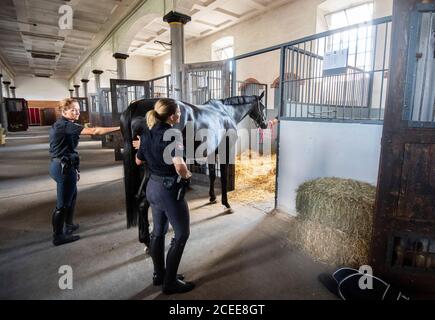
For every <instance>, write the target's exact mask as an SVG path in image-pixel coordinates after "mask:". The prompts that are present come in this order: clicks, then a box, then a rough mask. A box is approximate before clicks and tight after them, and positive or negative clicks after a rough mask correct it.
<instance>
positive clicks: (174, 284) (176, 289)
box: [163, 239, 195, 294]
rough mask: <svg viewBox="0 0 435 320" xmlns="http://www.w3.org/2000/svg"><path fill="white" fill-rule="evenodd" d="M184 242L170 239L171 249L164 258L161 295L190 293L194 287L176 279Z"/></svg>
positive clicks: (189, 283)
mask: <svg viewBox="0 0 435 320" xmlns="http://www.w3.org/2000/svg"><path fill="white" fill-rule="evenodd" d="M185 244H186V241H185V240H178V241H177V240H175V239H172V241H171V247H170V248H169V251H168V255H167V256H166V274H165V280H164V283H163V293H164V294H173V293H184V292H188V291H191V290H192V289H193V288H194V287H195V285H194V284H193V283H192V282H185V281H182V280H181V279H179V278H178V277H177V270H178V266H179V265H180V260H181V256H182V255H183V251H184V245H185Z"/></svg>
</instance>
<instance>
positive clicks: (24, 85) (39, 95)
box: [15, 77, 69, 100]
mask: <svg viewBox="0 0 435 320" xmlns="http://www.w3.org/2000/svg"><path fill="white" fill-rule="evenodd" d="M15 86H16V87H17V89H16V91H15V93H16V96H17V98H24V99H26V100H61V99H64V98H68V97H69V91H68V89H69V85H68V81H67V80H63V79H51V78H32V77H16V78H15Z"/></svg>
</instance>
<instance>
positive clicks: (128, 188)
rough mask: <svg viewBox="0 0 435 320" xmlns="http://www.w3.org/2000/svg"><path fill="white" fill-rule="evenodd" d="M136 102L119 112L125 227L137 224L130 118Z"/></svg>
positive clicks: (136, 171) (136, 177) (136, 174)
mask: <svg viewBox="0 0 435 320" xmlns="http://www.w3.org/2000/svg"><path fill="white" fill-rule="evenodd" d="M137 103H138V102H133V103H131V104H130V105H129V106H128V108H127V109H126V110H125V111H124V112H123V113H122V114H121V119H120V122H121V133H122V136H123V138H124V152H123V155H124V186H125V205H126V212H127V228H130V227H132V226H136V225H137V220H138V212H137V203H136V197H135V195H136V193H137V190H138V189H139V187H140V182H141V181H140V172H139V171H140V169H139V167H138V166H137V165H136V162H135V155H136V151H135V150H134V148H133V145H132V141H133V136H132V130H131V120H132V115H133V112H134V110H135V109H136V107H137Z"/></svg>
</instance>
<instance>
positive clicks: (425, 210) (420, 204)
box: [371, 0, 435, 296]
mask: <svg viewBox="0 0 435 320" xmlns="http://www.w3.org/2000/svg"><path fill="white" fill-rule="evenodd" d="M434 11H435V4H433V3H432V4H421V3H418V2H417V1H415V0H404V1H402V0H401V1H397V0H396V1H394V9H393V14H394V15H393V30H392V48H391V67H390V74H389V78H390V83H389V88H388V94H387V106H386V113H385V121H384V131H383V137H382V149H381V161H380V171H379V177H378V191H377V198H376V209H375V217H374V233H373V242H372V243H373V244H372V252H371V253H372V259H371V260H372V265H373V266H374V271H375V272H377V273H378V274H381V275H384V276H385V277H386V278H387V279H389V280H390V281H391V282H392V283H393V284H394V285H396V286H402V287H403V288H404V289H405V288H406V289H407V290H408V292H409V294H410V295H412V294H416V295H421V296H426V295H427V296H428V295H430V294H432V295H433V294H434V293H435V110H434V107H435V106H434V96H435V90H434V88H435V81H434V79H435V13H434ZM405 31H406V32H405Z"/></svg>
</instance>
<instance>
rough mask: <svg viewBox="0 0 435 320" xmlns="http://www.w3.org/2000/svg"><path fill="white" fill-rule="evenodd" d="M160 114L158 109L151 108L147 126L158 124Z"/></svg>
mask: <svg viewBox="0 0 435 320" xmlns="http://www.w3.org/2000/svg"><path fill="white" fill-rule="evenodd" d="M158 116H159V114H158V113H157V111H156V110H150V111H148V113H147V126H148V128H150V129H151V128H152V127H154V126H155V125H156V123H157V122H158V121H159V118H158Z"/></svg>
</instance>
